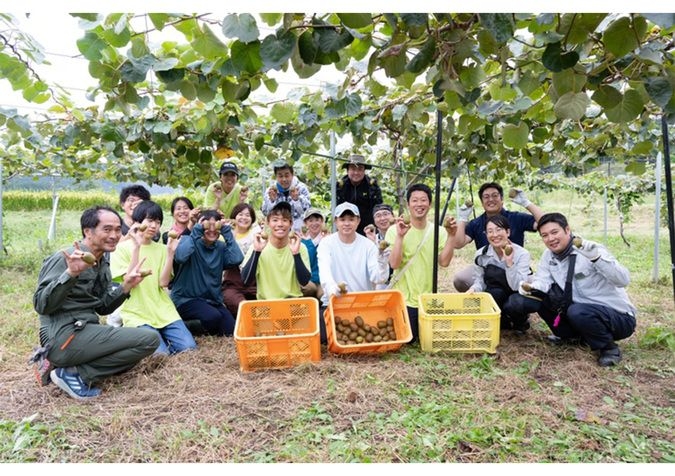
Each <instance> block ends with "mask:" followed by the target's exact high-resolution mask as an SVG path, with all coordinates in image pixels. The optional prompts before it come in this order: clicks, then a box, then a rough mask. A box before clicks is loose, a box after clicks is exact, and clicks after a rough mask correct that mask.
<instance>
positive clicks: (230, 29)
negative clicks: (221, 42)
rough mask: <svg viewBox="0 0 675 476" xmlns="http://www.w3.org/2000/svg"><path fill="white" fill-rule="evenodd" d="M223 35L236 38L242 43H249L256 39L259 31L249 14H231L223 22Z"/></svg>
mask: <svg viewBox="0 0 675 476" xmlns="http://www.w3.org/2000/svg"><path fill="white" fill-rule="evenodd" d="M223 35H225V36H226V37H228V38H237V39H239V41H241V42H242V43H250V42H252V41H255V40H257V39H258V36H260V31H259V30H258V25H257V24H256V21H255V18H254V17H253V15H251V14H250V13H242V14H237V13H232V14H230V15H228V16H226V17H225V19H224V20H223Z"/></svg>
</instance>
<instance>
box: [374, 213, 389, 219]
mask: <svg viewBox="0 0 675 476" xmlns="http://www.w3.org/2000/svg"><path fill="white" fill-rule="evenodd" d="M391 214H392V213H391V212H377V213H376V214H375V215H373V218H375V219H377V218H385V217H388V216H390V215H391Z"/></svg>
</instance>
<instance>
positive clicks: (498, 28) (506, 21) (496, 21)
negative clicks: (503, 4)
mask: <svg viewBox="0 0 675 476" xmlns="http://www.w3.org/2000/svg"><path fill="white" fill-rule="evenodd" d="M478 19H479V20H480V23H481V25H483V27H485V28H486V29H487V30H488V31H489V32H490V33H492V36H493V37H494V39H495V41H497V43H505V42H506V41H508V40H509V39H511V37H513V20H512V19H511V14H509V13H479V14H478Z"/></svg>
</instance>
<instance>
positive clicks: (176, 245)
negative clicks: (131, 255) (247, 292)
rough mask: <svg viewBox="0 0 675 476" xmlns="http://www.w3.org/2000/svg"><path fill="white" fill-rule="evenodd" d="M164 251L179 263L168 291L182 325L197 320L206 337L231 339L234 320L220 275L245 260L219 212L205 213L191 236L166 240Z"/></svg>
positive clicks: (210, 211)
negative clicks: (224, 301)
mask: <svg viewBox="0 0 675 476" xmlns="http://www.w3.org/2000/svg"><path fill="white" fill-rule="evenodd" d="M220 237H222V238H223V240H219V238H220ZM167 248H168V250H169V254H170V255H172V254H174V253H175V255H174V260H175V261H176V263H178V272H177V273H176V275H175V276H174V278H173V286H172V288H171V299H172V300H173V302H174V304H175V305H176V308H177V309H178V313H179V314H180V315H181V317H182V318H183V319H184V320H185V321H189V320H194V319H198V320H199V321H200V322H201V325H202V327H203V328H204V330H205V331H206V333H207V334H211V335H217V336H224V335H225V336H231V335H232V334H233V333H234V316H233V315H232V313H231V312H230V311H229V310H228V309H227V308H226V307H225V305H224V304H223V296H222V294H221V283H222V279H223V271H224V270H225V269H227V268H231V267H233V266H238V265H239V264H240V263H241V261H242V260H243V259H244V255H243V254H242V252H241V249H239V245H237V243H236V241H235V240H234V236H233V235H232V227H231V226H230V225H229V223H226V222H225V221H224V219H223V216H222V214H221V213H220V211H218V210H204V211H202V213H201V215H200V216H199V221H198V223H197V224H196V225H195V226H194V227H193V228H192V232H191V233H190V234H189V235H187V236H181V237H180V239H174V238H171V237H169V242H168V244H167Z"/></svg>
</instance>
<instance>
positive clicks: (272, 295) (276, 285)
mask: <svg viewBox="0 0 675 476" xmlns="http://www.w3.org/2000/svg"><path fill="white" fill-rule="evenodd" d="M292 225H293V216H292V209H291V205H290V203H288V202H284V201H281V202H278V203H277V204H276V205H274V207H272V209H271V210H270V212H269V214H268V215H267V227H268V228H269V235H267V234H266V233H265V234H263V233H258V234H257V235H256V238H255V241H254V242H253V246H251V247H250V248H249V250H248V252H247V253H246V257H245V258H244V266H243V268H242V270H241V277H242V279H243V281H244V284H246V285H249V284H251V283H252V282H254V281H255V282H256V283H257V286H258V287H257V298H258V299H286V298H299V297H302V295H303V294H302V288H301V286H306V285H307V283H309V280H310V277H311V273H310V271H309V269H310V262H309V253H308V252H307V247H306V246H305V245H304V244H302V242H301V241H300V237H299V236H297V235H294V236H293V237H292V238H291V237H290V236H289V232H290V231H291V226H292Z"/></svg>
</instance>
